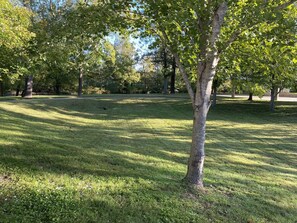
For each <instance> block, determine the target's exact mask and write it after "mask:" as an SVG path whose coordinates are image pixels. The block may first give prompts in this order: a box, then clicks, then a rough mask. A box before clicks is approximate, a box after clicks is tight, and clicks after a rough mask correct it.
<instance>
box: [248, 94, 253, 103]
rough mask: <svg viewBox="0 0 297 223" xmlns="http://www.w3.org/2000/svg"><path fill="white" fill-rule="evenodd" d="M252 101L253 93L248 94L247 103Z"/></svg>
mask: <svg viewBox="0 0 297 223" xmlns="http://www.w3.org/2000/svg"><path fill="white" fill-rule="evenodd" d="M252 100H253V93H252V92H250V93H249V98H248V101H252Z"/></svg>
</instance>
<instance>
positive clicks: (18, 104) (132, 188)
mask: <svg viewBox="0 0 297 223" xmlns="http://www.w3.org/2000/svg"><path fill="white" fill-rule="evenodd" d="M268 109H269V105H268V103H263V102H255V103H249V102H244V101H240V100H236V101H234V100H222V101H219V103H218V105H217V107H216V108H215V109H211V111H210V114H209V118H208V125H207V141H206V163H205V178H204V179H205V185H206V189H205V190H204V191H200V192H197V191H192V190H191V189H190V188H187V187H186V186H185V185H184V184H183V183H182V181H181V180H182V178H183V177H184V175H185V172H186V168H187V166H186V164H187V158H188V151H189V148H190V143H191V126H192V111H191V106H190V104H189V101H188V99H186V98H183V97H163V96H162V97H161V96H157V97H155V96H145V97H141V96H131V97H129V96H126V95H125V96H119V95H115V96H110V95H106V96H100V97H94V98H84V99H72V98H70V99H65V100H63V99H57V100H54V99H53V100H48V99H47V100H45V99H37V100H32V101H31V100H29V101H23V100H20V101H7V102H1V103H0V117H1V119H0V121H1V128H0V222H9V223H10V222H137V223H138V222H286V223H287V222H294V221H295V220H296V219H297V217H296V216H297V212H296V210H297V202H296V200H297V171H296V167H297V163H296V162H297V159H296V158H297V154H296V148H297V141H296V139H297V129H296V124H297V118H296V117H297V116H296V111H297V105H296V104H294V103H283V104H278V108H277V110H276V112H275V113H273V114H272V113H269V112H268Z"/></svg>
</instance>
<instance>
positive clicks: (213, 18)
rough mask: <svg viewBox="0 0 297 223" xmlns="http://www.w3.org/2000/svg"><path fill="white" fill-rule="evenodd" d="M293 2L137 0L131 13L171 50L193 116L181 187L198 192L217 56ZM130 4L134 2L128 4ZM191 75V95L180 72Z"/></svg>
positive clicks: (270, 21) (189, 84) (270, 20)
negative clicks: (193, 77) (191, 187)
mask: <svg viewBox="0 0 297 223" xmlns="http://www.w3.org/2000/svg"><path fill="white" fill-rule="evenodd" d="M294 2H295V1H293V0H287V1H285V0H277V1H262V0H261V1H260V0H253V1H246V0H237V1H235V0H233V1H231V0H230V1H219V0H217V1H192V0H190V1H189V0H187V1H185V0H180V1H175V2H172V1H168V0H160V1H158V2H156V1H154V0H140V1H138V3H137V4H135V5H134V7H133V8H132V10H133V11H134V13H135V15H136V17H137V16H139V17H140V20H139V23H142V24H143V22H144V24H146V26H145V29H146V30H150V31H151V33H154V34H155V35H158V36H159V37H160V38H161V39H162V40H163V41H164V42H165V43H166V45H167V46H168V47H169V48H170V50H171V52H172V54H173V55H174V57H175V59H176V63H177V65H178V67H179V70H180V72H181V74H182V76H183V79H184V82H185V84H186V87H187V90H188V93H189V96H190V99H191V102H192V108H193V113H194V120H193V122H194V123H193V137H192V147H191V152H190V158H189V163H188V171H187V174H186V177H185V179H186V181H187V182H189V183H191V184H193V185H196V186H198V187H202V186H203V166H204V159H205V150H204V144H205V130H206V117H207V114H208V111H209V107H210V95H211V89H212V82H213V79H214V77H215V75H216V71H217V68H218V64H219V60H220V58H221V54H222V53H223V52H224V51H225V50H226V49H227V48H228V47H229V46H230V45H231V44H232V43H233V42H234V41H235V40H236V39H238V38H239V37H240V35H243V34H244V32H245V31H246V30H250V29H253V28H254V27H256V26H257V25H258V24H262V23H264V22H269V23H273V22H274V21H276V20H277V19H278V18H279V17H280V16H281V15H282V13H283V11H284V10H293V8H292V7H289V8H288V6H290V5H291V4H292V3H294ZM132 3H133V2H132ZM185 62H188V63H189V64H191V67H192V68H193V69H191V70H192V71H193V70H195V72H196V86H195V90H194V89H193V88H192V86H191V82H190V79H189V74H188V72H187V69H186V68H185V67H184V64H185Z"/></svg>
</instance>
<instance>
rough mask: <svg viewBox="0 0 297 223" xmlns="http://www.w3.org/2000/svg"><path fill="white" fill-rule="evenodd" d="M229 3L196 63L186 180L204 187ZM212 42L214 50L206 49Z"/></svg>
mask: <svg viewBox="0 0 297 223" xmlns="http://www.w3.org/2000/svg"><path fill="white" fill-rule="evenodd" d="M227 9H228V8H227V3H226V2H223V3H221V4H220V5H219V7H218V9H217V10H216V11H215V12H214V17H213V21H212V32H211V35H210V36H209V38H207V39H206V42H205V44H204V45H202V47H203V48H202V49H201V50H200V52H201V53H202V54H201V56H202V58H204V62H199V63H198V67H197V77H198V78H197V83H196V93H195V100H194V106H193V108H194V119H193V135H192V146H191V151H190V158H189V161H188V170H187V174H186V177H185V179H186V181H187V182H189V183H190V184H193V185H195V186H196V187H203V168H204V159H205V149H204V146H205V131H206V117H207V114H208V111H209V107H210V104H211V102H210V96H211V89H212V83H213V79H214V76H215V73H216V68H217V65H218V62H219V52H218V49H217V47H216V42H217V40H218V37H219V34H220V31H221V27H222V24H223V21H224V17H225V14H226V12H227ZM207 42H209V44H210V48H211V49H212V50H211V51H207V50H206V46H207V45H206V43H207Z"/></svg>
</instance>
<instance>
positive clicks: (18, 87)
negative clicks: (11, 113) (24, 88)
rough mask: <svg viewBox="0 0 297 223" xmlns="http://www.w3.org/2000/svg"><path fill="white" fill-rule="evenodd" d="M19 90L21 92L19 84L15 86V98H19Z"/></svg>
mask: <svg viewBox="0 0 297 223" xmlns="http://www.w3.org/2000/svg"><path fill="white" fill-rule="evenodd" d="M20 90H21V84H20V83H19V84H18V85H17V88H16V91H15V96H19V94H20Z"/></svg>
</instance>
